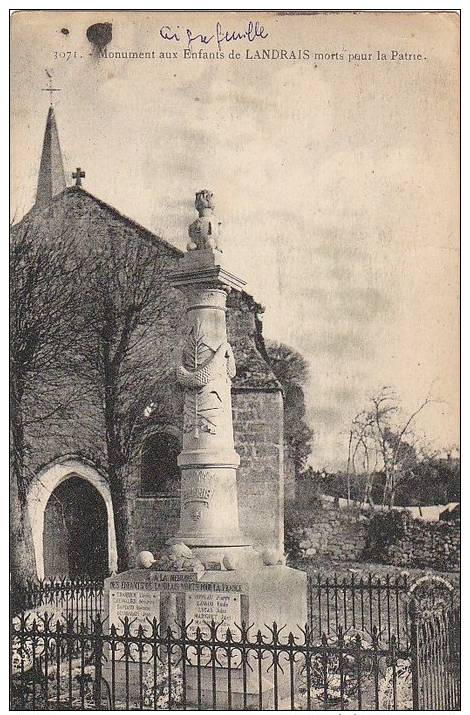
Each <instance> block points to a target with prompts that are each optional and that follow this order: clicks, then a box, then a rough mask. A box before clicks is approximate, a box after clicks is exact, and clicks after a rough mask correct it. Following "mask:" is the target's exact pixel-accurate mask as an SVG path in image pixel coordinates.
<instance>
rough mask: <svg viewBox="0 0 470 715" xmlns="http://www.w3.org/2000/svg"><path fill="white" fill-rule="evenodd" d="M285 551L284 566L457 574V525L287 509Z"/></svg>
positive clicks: (332, 510) (385, 514) (385, 515)
mask: <svg viewBox="0 0 470 715" xmlns="http://www.w3.org/2000/svg"><path fill="white" fill-rule="evenodd" d="M286 551H287V553H288V556H289V559H290V561H297V560H303V561H304V560H309V559H311V560H312V561H316V560H318V559H319V558H320V559H322V558H323V559H330V560H332V561H372V562H378V563H383V564H390V565H393V566H407V567H409V568H433V569H436V570H442V571H458V570H459V568H460V523H459V522H427V521H422V520H420V519H413V518H412V517H411V516H410V515H409V514H407V513H404V512H383V513H380V514H376V515H374V516H373V517H372V518H369V517H368V516H366V515H363V514H360V513H359V512H358V511H357V510H352V509H351V510H340V509H337V508H335V507H333V506H332V507H320V506H311V507H310V508H307V509H305V508H304V509H303V510H302V511H299V509H297V511H296V507H295V505H293V508H292V507H290V508H289V512H288V514H287V518H286Z"/></svg>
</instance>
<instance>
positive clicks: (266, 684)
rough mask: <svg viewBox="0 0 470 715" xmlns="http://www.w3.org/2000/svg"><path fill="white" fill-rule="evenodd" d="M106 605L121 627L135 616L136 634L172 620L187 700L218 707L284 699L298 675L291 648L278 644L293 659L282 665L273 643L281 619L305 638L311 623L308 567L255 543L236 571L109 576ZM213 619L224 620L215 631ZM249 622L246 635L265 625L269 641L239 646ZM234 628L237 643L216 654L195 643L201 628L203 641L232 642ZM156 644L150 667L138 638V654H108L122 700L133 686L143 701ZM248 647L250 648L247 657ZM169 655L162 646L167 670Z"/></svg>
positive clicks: (252, 636)
mask: <svg viewBox="0 0 470 715" xmlns="http://www.w3.org/2000/svg"><path fill="white" fill-rule="evenodd" d="M105 608H106V615H109V624H110V625H111V624H114V625H115V626H116V628H117V630H118V632H122V629H123V624H122V621H123V620H124V618H125V617H127V618H128V619H129V623H130V633H131V634H133V633H137V631H138V626H139V625H142V627H143V629H144V631H145V633H146V634H147V636H148V635H149V633H150V634H151V631H152V629H151V626H150V622H151V621H152V620H153V618H155V619H156V620H157V621H158V622H159V623H161V625H162V631H161V633H165V634H166V633H167V630H166V629H167V628H168V627H171V629H172V632H173V633H174V636H175V641H176V645H173V646H172V655H173V657H174V660H175V666H174V667H177V668H180V670H181V668H182V660H183V658H184V660H185V666H184V691H185V701H186V704H187V705H191V704H193V705H198V704H201V705H203V706H204V707H213V704H214V702H216V705H217V708H226V707H228V706H229V705H230V704H231V707H233V708H236V709H238V708H239V707H244V706H246V707H250V706H256V707H258V706H259V703H260V702H261V701H262V702H263V707H264V708H269V707H273V705H274V703H275V698H277V703H278V705H280V703H281V702H282V700H283V699H285V698H286V697H288V695H289V692H290V678H291V677H292V674H291V673H290V670H289V662H288V659H287V655H285V656H283V655H282V653H281V654H279V652H278V653H277V657H278V658H279V660H280V661H285V662H283V663H280V662H279V663H278V665H281V667H277V666H276V667H275V668H274V667H273V652H272V650H270V649H269V643H271V642H272V639H273V623H275V624H276V626H277V629H278V630H279V629H281V628H282V627H284V628H283V629H282V633H281V635H280V640H281V641H284V639H285V638H287V635H288V634H289V632H292V633H293V634H294V636H297V637H298V638H299V639H301V640H302V639H303V635H302V632H301V630H300V629H304V628H305V624H306V622H307V575H306V573H305V572H303V571H298V570H296V569H292V568H289V567H287V566H283V565H280V564H278V565H274V566H266V565H264V563H263V562H262V559H261V557H260V556H259V555H258V554H257V553H256V552H254V551H253V552H252V555H251V559H250V561H249V562H246V563H244V564H243V565H242V567H240V568H237V569H236V570H232V571H228V570H220V571H207V570H206V571H204V572H203V573H202V574H197V573H190V572H184V571H179V572H178V571H176V572H171V571H157V570H155V569H153V568H150V569H133V570H131V571H127V572H124V573H121V574H118V575H116V576H112V577H110V578H108V579H107V580H106V582H105ZM183 622H184V623H186V638H185V639H181V638H180V635H181V624H182V623H183ZM211 622H214V623H215V624H216V632H215V634H214V631H212V633H211V628H210V623H211ZM242 624H245V628H246V629H248V634H247V636H245V642H246V641H249V642H251V643H256V639H257V634H258V631H260V633H261V635H262V636H263V638H264V642H265V643H267V644H268V647H267V648H266V649H263V648H261V650H260V649H259V648H253V649H248V650H247V649H245V650H243V649H237V648H236V643H237V641H240V640H243V638H242V635H241V633H242ZM227 629H230V633H231V641H232V642H233V643H234V645H233V646H230V648H224V647H223V646H220V647H218V648H216V649H215V650H216V655H217V657H216V658H215V657H214V652H215V651H214V648H211V647H210V646H209V645H202V646H201V647H199V646H198V647H195V646H194V645H191V643H192V642H193V641H194V640H197V638H198V636H197V634H198V633H199V637H200V639H201V638H202V640H200V642H201V643H203V641H204V639H206V640H207V639H209V638H210V639H211V640H212V641H213V640H214V635H215V640H217V641H218V642H225V639H226V633H227ZM164 647H165V646H161V647H160V650H162V649H163V648H164ZM148 649H149V653H145V654H144V656H145V658H144V661H145V668H142V665H141V663H140V662H139V656H138V647H137V646H135V652H134V655H132V648H131V657H126V658H125V659H124V660H122V658H120V657H119V653H116V654H115V657H114V659H110V658H109V657H108V661H107V665H106V666H105V667H104V668H103V677H104V678H105V679H106V680H107V682H108V684H109V685H111V676H112V679H113V682H114V685H115V698H116V701H118V700H122V701H125V690H126V688H128V689H129V690H130V691H131V692H130V693H129V696H130V702H131V703H132V702H138V700H139V697H140V695H139V693H140V692H141V691H140V685H139V680H140V677H141V674H142V672H144V671H145V672H147V673H150V676H152V673H151V671H152V668H153V659H154V651H152V649H151V646H148ZM165 652H166V653H167V651H165ZM241 653H246V654H247V659H246V661H245V663H244V662H243V658H242V657H241ZM136 656H137V657H136ZM112 660H113V661H114V662H111V661H112ZM165 662H166V655H165V656H164V657H163V658H162V656H161V654H160V655H159V658H158V663H157V665H158V669H160V670H161V667H162V663H165ZM270 666H271V667H270ZM111 669H113V670H114V673H113V674H111ZM229 670H230V674H229V673H228V671H229ZM175 672H176V671H175ZM274 678H275V679H276V684H275V682H274ZM150 680H151V681H152V677H150ZM229 681H230V694H229V686H228V682H229ZM175 706H176V704H175Z"/></svg>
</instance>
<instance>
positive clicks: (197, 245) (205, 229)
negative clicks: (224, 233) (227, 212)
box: [186, 189, 221, 251]
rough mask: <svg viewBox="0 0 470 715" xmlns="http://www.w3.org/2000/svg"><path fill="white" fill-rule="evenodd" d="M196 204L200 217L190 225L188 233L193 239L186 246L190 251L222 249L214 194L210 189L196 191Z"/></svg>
mask: <svg viewBox="0 0 470 715" xmlns="http://www.w3.org/2000/svg"><path fill="white" fill-rule="evenodd" d="M194 205H195V207H196V209H197V212H198V214H199V218H197V219H196V220H195V221H193V223H192V224H191V225H190V226H189V229H188V233H189V238H190V239H191V240H190V241H189V243H188V244H187V246H186V248H187V249H188V251H196V250H202V249H205V248H213V249H216V250H218V251H221V249H220V247H219V238H220V226H221V224H220V222H219V221H217V219H216V218H215V216H214V208H215V206H214V194H213V193H212V191H208V189H201V191H198V192H197V193H196V200H195V202H194Z"/></svg>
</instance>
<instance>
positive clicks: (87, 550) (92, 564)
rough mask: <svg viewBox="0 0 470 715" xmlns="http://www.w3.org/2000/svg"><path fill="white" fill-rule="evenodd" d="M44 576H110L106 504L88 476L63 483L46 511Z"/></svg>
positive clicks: (54, 492)
mask: <svg viewBox="0 0 470 715" xmlns="http://www.w3.org/2000/svg"><path fill="white" fill-rule="evenodd" d="M43 538H44V545H43V549H44V575H45V577H46V578H53V577H55V576H63V575H67V576H71V577H72V578H73V577H76V576H82V575H87V576H90V577H91V578H103V577H104V576H107V575H108V535H107V513H106V504H105V502H104V499H103V497H102V496H101V495H100V494H99V492H98V491H97V490H96V489H95V487H94V486H92V485H91V484H90V483H89V482H87V481H86V480H85V479H81V478H80V477H77V476H72V477H70V478H69V479H67V480H66V481H64V482H62V483H61V484H59V486H58V487H56V488H55V489H54V491H53V492H52V494H51V495H50V497H49V500H48V502H47V505H46V509H45V512H44V537H43Z"/></svg>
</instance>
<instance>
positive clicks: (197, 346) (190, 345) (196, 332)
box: [183, 321, 214, 370]
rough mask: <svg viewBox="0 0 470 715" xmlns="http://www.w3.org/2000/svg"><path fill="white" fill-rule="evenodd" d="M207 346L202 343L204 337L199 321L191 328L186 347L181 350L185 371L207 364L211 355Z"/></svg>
mask: <svg viewBox="0 0 470 715" xmlns="http://www.w3.org/2000/svg"><path fill="white" fill-rule="evenodd" d="M213 354H214V350H212V349H211V348H210V347H209V345H207V344H206V343H205V342H204V335H203V334H202V332H201V324H200V323H199V321H198V322H197V323H196V325H195V326H193V327H192V328H191V332H190V333H189V335H188V339H187V342H186V346H185V348H184V350H183V365H184V367H185V368H186V370H197V368H198V367H200V366H201V365H203V364H204V363H205V362H207V361H208V360H209V359H210V358H211V357H212V355H213Z"/></svg>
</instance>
